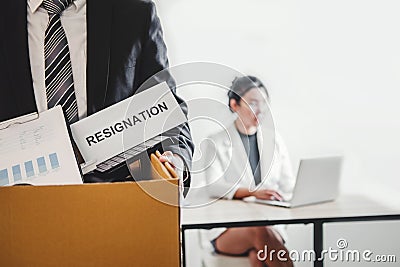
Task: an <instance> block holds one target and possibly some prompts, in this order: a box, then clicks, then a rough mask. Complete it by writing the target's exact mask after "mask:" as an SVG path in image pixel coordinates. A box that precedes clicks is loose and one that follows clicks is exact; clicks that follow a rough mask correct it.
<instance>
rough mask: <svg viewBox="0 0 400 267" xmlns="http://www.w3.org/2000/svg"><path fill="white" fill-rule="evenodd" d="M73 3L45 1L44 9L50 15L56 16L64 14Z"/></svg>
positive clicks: (56, 0) (65, 0)
mask: <svg viewBox="0 0 400 267" xmlns="http://www.w3.org/2000/svg"><path fill="white" fill-rule="evenodd" d="M72 2H73V0H44V1H43V3H42V7H43V8H44V9H46V11H47V13H49V15H55V14H60V13H61V12H63V11H64V10H65V9H66V8H67V7H68V6H69V5H70V4H71V3H72Z"/></svg>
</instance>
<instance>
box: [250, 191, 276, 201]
mask: <svg viewBox="0 0 400 267" xmlns="http://www.w3.org/2000/svg"><path fill="white" fill-rule="evenodd" d="M252 196H255V197H256V198H258V199H265V200H278V201H282V200H283V197H282V196H281V195H280V194H279V193H278V192H276V191H274V190H268V189H261V190H257V191H254V192H252Z"/></svg>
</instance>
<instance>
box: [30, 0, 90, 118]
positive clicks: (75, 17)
mask: <svg viewBox="0 0 400 267" xmlns="http://www.w3.org/2000/svg"><path fill="white" fill-rule="evenodd" d="M42 2H43V0H28V10H27V12H28V17H27V19H28V45H29V58H30V63H31V73H32V79H33V89H34V93H35V100H36V106H37V108H38V111H39V112H42V111H45V110H47V96H46V86H45V74H44V73H45V72H44V69H45V67H44V36H45V31H46V28H47V24H48V22H49V16H48V14H47V11H46V10H45V9H44V8H42V7H40V5H41V4H42ZM60 17H61V24H62V26H63V28H64V31H65V34H66V36H67V40H68V46H69V52H70V57H71V65H72V76H73V79H74V88H75V96H76V100H77V105H78V116H79V118H80V119H81V118H84V117H86V115H87V102H86V43H87V30H86V0H75V1H74V2H73V4H71V5H70V6H69V7H68V8H67V9H65V10H64V12H62V13H61V16H60Z"/></svg>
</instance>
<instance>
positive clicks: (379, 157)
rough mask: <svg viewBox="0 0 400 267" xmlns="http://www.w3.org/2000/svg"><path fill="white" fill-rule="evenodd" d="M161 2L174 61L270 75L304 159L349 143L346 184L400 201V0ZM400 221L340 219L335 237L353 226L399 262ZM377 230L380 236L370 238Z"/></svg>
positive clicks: (356, 238)
mask: <svg viewBox="0 0 400 267" xmlns="http://www.w3.org/2000/svg"><path fill="white" fill-rule="evenodd" d="M156 4H157V7H158V12H159V16H160V18H161V20H162V23H163V27H164V34H165V41H166V43H167V45H168V48H169V58H170V63H171V65H172V66H173V65H177V64H182V63H185V62H192V61H211V62H217V63H220V64H225V65H228V66H230V67H233V68H235V69H237V70H239V71H242V72H244V73H247V74H254V75H256V76H258V77H260V78H261V79H262V80H263V81H264V82H265V83H266V84H267V85H268V87H269V88H270V91H271V95H272V110H273V113H274V117H275V123H276V125H277V128H278V130H279V131H280V133H281V135H282V136H283V137H284V139H285V140H286V143H287V146H288V149H289V151H290V153H291V156H292V159H293V162H294V163H297V162H298V159H299V158H301V157H305V156H314V155H324V154H332V153H338V152H339V153H342V154H344V155H345V166H344V171H343V179H342V184H341V186H342V191H344V192H363V193H367V194H370V195H371V197H374V198H376V199H377V200H378V201H379V200H382V199H384V200H385V202H386V201H388V200H389V199H390V200H391V202H390V203H391V205H392V206H395V207H397V208H398V207H400V204H399V203H400V197H399V195H398V194H399V193H398V192H399V189H400V179H399V178H400V140H399V139H400V118H399V116H400V75H399V74H400V34H399V29H400V16H399V15H398V14H399V11H400V2H399V1H398V0H384V1H382V0H381V1H379V0H335V1H333V0H331V1H321V0H302V1H296V0H246V1H245V0H242V1H236V0H218V1H215V0H202V1H200V0H158V1H156ZM188 94H189V95H186V96H185V97H190V93H188ZM194 94H195V93H194ZM193 130H194V131H205V130H204V129H193ZM198 135H200V136H201V134H198ZM197 141H198V140H197ZM386 203H389V202H386ZM399 226H400V223H379V224H372V223H367V224H360V225H359V224H357V225H355V224H353V225H346V226H340V225H339V226H335V227H333V226H332V228H330V229H331V230H330V231H328V233H327V234H328V236H327V242H328V243H329V242H331V243H333V242H334V240H335V238H336V239H337V237H338V236H343V233H345V234H346V235H347V236H349V238H350V237H351V238H352V241H349V243H350V242H352V244H353V246H352V247H357V245H359V246H362V247H365V246H366V245H369V246H370V248H371V247H372V248H375V249H376V250H380V251H382V253H383V252H385V250H386V251H387V252H388V253H389V252H392V253H394V252H395V253H397V255H398V262H399V261H400V249H399V248H398V247H400V246H399V241H398V239H399V238H400V234H399V231H396V230H397V228H398V227H399ZM356 229H358V231H359V230H360V229H363V232H357V231H355V230H356ZM393 232H395V233H393ZM298 233H299V232H298ZM360 233H361V234H362V235H363V237H360V235H361V234H360ZM296 236H298V237H300V235H296V231H293V234H292V239H293V240H295V241H294V243H295V244H294V245H295V246H308V244H309V240H296ZM369 236H371V237H372V236H374V237H375V238H374V241H369V243H368V240H370V239H369V238H368V237H369ZM380 237H382V238H380ZM302 239H303V238H302ZM365 242H367V243H365ZM394 248H395V249H394ZM397 264H398V263H397ZM339 265H340V264H339V263H337V264H335V265H332V266H339ZM329 266H330V265H329ZM348 266H352V265H351V264H350V265H348ZM370 266H373V265H370ZM379 266H396V264H387V265H379Z"/></svg>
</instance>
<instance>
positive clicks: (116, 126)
mask: <svg viewBox="0 0 400 267" xmlns="http://www.w3.org/2000/svg"><path fill="white" fill-rule="evenodd" d="M184 122H186V116H185V115H184V113H183V111H182V110H181V108H180V106H179V104H178V102H177V101H176V99H175V97H174V95H173V94H172V92H171V90H170V89H169V87H168V85H167V84H166V83H165V82H164V83H161V84H158V85H156V86H154V87H152V88H150V89H147V90H145V91H143V92H141V93H138V94H136V95H134V96H132V97H130V98H127V99H125V100H123V101H121V102H119V103H117V104H115V105H112V106H110V107H108V108H106V109H104V110H101V111H99V112H97V113H95V114H93V115H91V116H89V117H87V118H85V119H83V120H80V121H78V122H76V123H74V124H72V125H71V130H72V135H73V137H74V140H75V142H76V144H77V146H78V148H79V150H80V152H81V153H82V156H83V158H84V160H85V162H95V163H96V164H99V163H101V162H103V161H105V160H107V159H110V158H112V157H114V156H116V155H118V154H120V153H122V152H123V151H126V150H128V149H130V148H132V147H134V146H136V145H139V144H141V143H143V142H145V141H147V140H149V139H150V138H153V137H155V136H157V135H159V134H162V133H164V132H166V131H168V130H170V129H172V128H174V127H176V126H178V125H180V124H182V123H184Z"/></svg>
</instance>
